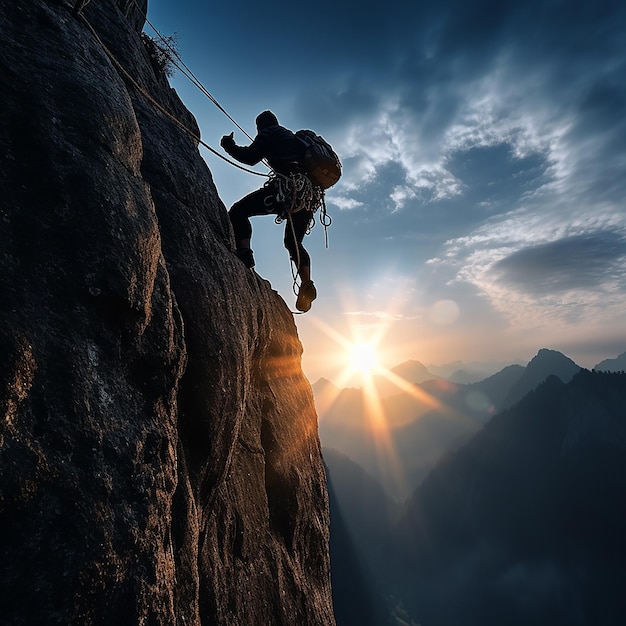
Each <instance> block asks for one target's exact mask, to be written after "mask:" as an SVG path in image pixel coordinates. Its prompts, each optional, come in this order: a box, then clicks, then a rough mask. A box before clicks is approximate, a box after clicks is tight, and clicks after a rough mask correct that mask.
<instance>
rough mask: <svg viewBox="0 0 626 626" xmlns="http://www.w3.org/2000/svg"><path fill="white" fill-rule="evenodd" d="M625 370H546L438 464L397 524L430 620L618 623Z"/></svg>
mask: <svg viewBox="0 0 626 626" xmlns="http://www.w3.org/2000/svg"><path fill="white" fill-rule="evenodd" d="M625 494H626V374H605V373H598V372H589V371H586V370H582V371H580V372H579V373H578V374H576V375H575V376H574V378H573V379H571V380H570V381H569V382H568V383H564V382H562V381H561V380H560V379H559V378H557V377H556V376H550V377H549V378H548V379H547V380H546V381H544V382H543V383H542V384H541V385H540V386H539V387H538V388H537V389H536V390H534V391H532V392H530V393H529V394H528V395H527V396H526V397H524V398H523V399H522V400H521V401H520V402H519V403H517V404H516V405H515V406H513V407H512V408H510V409H508V410H506V411H504V412H502V413H500V414H499V415H497V416H495V417H494V418H493V419H491V420H490V421H489V423H488V424H487V425H486V426H485V427H484V428H483V429H482V430H481V431H480V432H479V433H478V434H477V435H475V436H474V437H473V438H472V440H471V441H469V442H468V443H467V444H466V445H465V446H463V447H462V448H460V449H459V450H458V451H456V452H455V453H452V454H450V455H449V456H448V457H447V458H446V459H444V460H442V461H441V462H440V463H439V464H438V466H437V467H436V468H435V469H434V470H433V471H432V473H431V474H430V475H429V476H428V478H427V479H426V480H425V481H424V482H423V483H422V485H421V486H420V487H419V488H418V489H417V490H416V491H415V493H414V495H413V496H412V498H411V500H410V501H409V503H408V505H407V508H406V511H405V514H404V516H403V518H402V520H401V522H400V524H399V525H398V527H397V529H396V531H395V532H394V539H395V550H394V551H393V553H394V555H395V558H390V559H389V561H388V567H389V575H390V576H392V577H393V578H394V579H395V588H394V592H395V593H397V594H399V596H400V597H401V598H402V599H403V600H404V602H405V603H406V604H407V606H409V607H410V608H411V610H412V612H413V613H414V614H415V615H416V616H417V618H418V621H419V622H420V624H421V625H422V626H456V625H457V624H464V625H465V626H479V625H481V626H482V625H484V624H506V625H507V626H522V625H523V624H533V626H554V625H563V626H565V625H566V624H589V625H596V624H602V625H606V624H620V623H623V620H624V617H625V616H626V598H625V597H624V594H623V589H622V586H623V581H624V580H626V533H624V528H625V527H626V504H625V500H624V495H625Z"/></svg>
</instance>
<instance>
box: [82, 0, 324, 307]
mask: <svg viewBox="0 0 626 626" xmlns="http://www.w3.org/2000/svg"><path fill="white" fill-rule="evenodd" d="M89 1H90V0H77V2H76V4H75V6H74V10H73V12H74V15H75V16H76V17H77V18H79V19H80V20H82V22H83V23H84V24H85V26H86V27H87V28H88V29H89V31H90V32H91V33H92V35H93V36H94V38H95V40H96V41H97V42H98V44H99V45H100V47H101V48H102V50H103V51H104V53H105V54H106V55H107V57H108V58H109V59H110V61H111V62H112V63H113V65H114V66H115V67H116V68H117V70H118V71H119V72H120V74H121V75H122V76H124V77H125V78H126V80H128V81H129V82H130V83H131V84H132V85H133V87H134V88H135V89H136V90H137V91H138V92H139V93H140V94H141V95H143V97H144V98H146V100H147V101H148V102H150V103H151V104H152V105H153V106H154V107H155V108H156V109H157V110H158V111H160V112H161V113H162V114H163V115H164V116H165V117H166V118H168V119H169V120H171V121H172V122H173V123H174V124H175V125H176V126H178V127H179V128H180V129H181V130H182V131H184V132H185V133H186V134H187V135H188V136H189V137H191V138H192V139H193V140H194V141H196V142H197V143H198V144H199V145H202V146H204V147H205V148H206V149H207V150H209V151H210V152H211V153H212V154H214V155H215V156H217V157H219V158H220V159H222V160H223V161H225V162H226V163H228V164H230V165H232V166H234V167H236V168H238V169H240V170H242V171H244V172H247V173H249V174H254V175H255V176H264V177H267V178H269V180H268V181H267V182H266V183H265V185H270V184H272V185H275V187H276V189H277V192H276V202H277V204H278V205H279V206H281V205H283V206H285V205H286V204H289V205H290V206H289V208H287V209H283V211H284V213H283V212H281V213H279V214H278V215H277V217H276V220H275V221H276V223H277V224H280V223H281V222H282V221H283V220H284V219H287V220H288V222H289V228H290V229H291V235H292V237H293V240H294V243H295V249H296V259H295V260H294V259H291V263H292V264H291V273H292V278H293V291H294V294H295V295H296V296H297V295H298V287H299V286H298V269H299V268H300V247H299V244H298V241H297V239H296V233H295V228H294V225H293V218H292V215H293V214H294V213H296V212H298V211H301V210H305V211H309V212H310V213H311V217H310V219H309V223H308V225H307V229H306V232H305V234H306V235H308V234H310V232H311V230H312V228H313V227H314V226H315V218H314V215H315V212H316V211H317V210H318V209H319V208H320V207H321V211H320V223H321V224H322V226H323V227H324V239H325V245H326V248H328V228H329V227H330V225H331V223H332V218H331V216H330V215H328V212H327V211H326V201H325V197H324V189H322V188H321V187H319V186H317V185H314V184H313V183H312V181H311V180H310V179H309V178H308V176H305V175H303V174H299V173H297V174H291V175H289V176H285V175H284V174H280V173H278V172H275V171H273V170H272V168H271V167H270V166H269V163H268V162H267V160H265V159H264V160H263V163H264V164H265V165H266V166H267V167H268V168H269V169H270V172H269V173H261V172H256V171H254V170H251V169H249V168H246V167H243V166H241V165H240V164H239V163H236V162H235V161H233V160H231V159H228V158H227V157H225V156H224V155H223V154H221V153H220V152H218V151H217V150H215V149H214V148H213V147H212V146H210V145H209V144H207V143H206V142H205V141H203V140H202V138H201V137H199V136H198V135H197V134H196V133H194V132H193V131H192V130H190V129H189V128H187V126H185V124H183V122H181V121H180V120H179V119H178V118H177V117H175V116H174V115H172V114H171V113H170V112H169V111H168V110H167V109H165V107H163V106H162V105H161V104H160V103H159V102H157V101H156V100H155V99H154V98H153V97H152V96H151V95H150V94H149V93H148V92H147V91H146V90H145V89H144V88H143V87H142V86H141V85H140V84H139V83H138V82H137V81H136V80H135V79H134V78H133V77H132V76H131V75H130V74H129V72H128V71H127V70H126V68H125V67H124V66H123V65H122V64H121V63H120V62H119V61H118V60H117V58H116V57H115V55H114V54H113V52H111V50H109V48H108V47H107V46H106V44H105V43H104V42H103V41H102V39H101V38H100V36H99V35H98V33H97V32H96V30H95V29H94V27H93V26H92V25H91V23H90V22H89V20H87V18H86V17H85V15H84V14H83V12H82V9H83V8H84V7H85V6H86V4H87V3H88V2H89ZM133 3H134V4H135V6H136V7H137V8H138V9H139V10H140V11H141V8H140V7H139V5H138V4H137V2H136V0H133ZM145 21H146V23H147V24H148V25H149V26H150V28H151V29H152V30H153V31H154V32H155V33H156V35H157V36H158V37H159V40H160V42H161V44H162V45H164V46H165V47H166V48H167V49H168V51H169V53H170V54H169V59H170V61H171V62H172V64H173V65H174V66H175V67H176V68H177V69H178V70H179V71H180V72H181V74H183V75H184V76H185V77H186V78H187V79H188V80H189V81H190V82H191V83H192V84H193V85H195V86H196V87H197V88H198V89H199V90H200V91H201V92H202V93H203V94H204V95H205V96H206V97H207V98H208V99H209V100H210V101H211V102H212V103H213V104H214V105H215V106H216V107H217V108H218V109H219V110H220V111H221V112H222V113H223V114H224V115H226V117H227V118H228V119H229V120H230V121H231V122H232V123H233V124H234V125H235V126H236V127H237V128H238V129H239V130H240V131H241V132H243V133H244V135H246V137H248V139H250V141H253V138H252V137H251V136H250V135H249V134H248V133H247V132H246V131H245V129H244V128H242V127H241V126H240V125H239V124H238V123H237V121H236V120H235V119H234V118H233V117H231V115H230V114H229V113H228V112H227V111H226V110H225V109H224V107H223V106H222V105H221V104H220V103H219V102H218V101H217V100H216V99H215V98H214V97H213V95H212V94H211V93H210V92H209V91H208V90H207V89H206V88H205V87H204V85H203V84H202V83H201V82H200V80H198V78H197V77H196V75H195V74H194V73H193V72H192V71H191V69H190V68H189V67H188V66H187V64H186V63H185V62H184V61H183V59H182V58H181V56H180V55H179V54H178V51H177V50H176V49H175V48H174V47H173V46H172V45H171V44H170V42H169V41H168V40H167V38H166V37H164V36H163V35H162V34H161V33H160V32H159V31H158V29H157V28H156V27H155V26H154V25H153V24H152V23H151V22H150V20H148V17H147V15H146V16H145ZM294 262H295V268H294Z"/></svg>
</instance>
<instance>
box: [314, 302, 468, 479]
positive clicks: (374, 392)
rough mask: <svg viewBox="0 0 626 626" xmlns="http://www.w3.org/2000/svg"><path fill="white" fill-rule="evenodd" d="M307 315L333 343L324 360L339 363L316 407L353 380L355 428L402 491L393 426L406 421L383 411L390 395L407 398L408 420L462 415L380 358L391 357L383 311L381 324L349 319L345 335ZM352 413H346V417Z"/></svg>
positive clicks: (335, 396) (322, 406)
mask: <svg viewBox="0 0 626 626" xmlns="http://www.w3.org/2000/svg"><path fill="white" fill-rule="evenodd" d="M345 310H348V311H349V310H354V307H346V309H345ZM393 310H394V309H393V305H392V306H390V309H389V312H388V313H389V315H388V316H387V317H389V318H393ZM309 319H310V320H311V321H313V323H314V324H315V325H316V326H317V327H318V329H319V330H320V331H321V332H323V333H324V334H325V335H327V336H328V337H329V338H330V339H331V340H332V341H333V342H334V343H335V345H336V348H337V350H336V352H333V353H329V365H331V366H332V367H334V368H339V369H338V372H337V376H336V377H335V383H336V385H331V386H330V388H329V391H328V392H327V393H326V395H325V396H324V397H323V398H318V399H317V402H318V410H319V411H320V413H322V414H323V413H325V412H326V410H327V408H328V407H330V406H332V405H333V404H334V403H335V401H336V400H338V399H339V398H340V396H341V394H342V389H344V388H345V387H346V386H348V385H351V384H354V383H357V384H358V386H359V391H360V393H361V397H362V402H363V404H362V407H363V413H362V417H361V419H363V422H362V423H361V424H360V425H359V426H358V428H361V429H363V430H365V431H368V432H369V433H370V435H371V436H372V438H373V441H374V443H375V453H376V456H377V457H378V463H379V464H380V466H381V467H383V468H385V472H386V473H387V474H388V475H389V476H390V477H391V478H392V480H393V481H394V482H395V483H396V484H397V485H398V486H399V487H400V488H399V491H403V490H404V489H405V488H406V486H407V478H406V476H405V475H404V473H403V471H402V470H401V468H400V464H399V461H398V455H397V454H396V450H395V445H396V442H397V436H398V434H397V433H398V432H400V431H399V430H397V429H399V428H400V427H401V426H403V425H405V424H406V423H407V422H406V421H402V422H398V417H397V416H395V417H394V418H393V419H392V418H391V416H390V415H388V406H389V402H388V398H389V397H390V394H391V395H393V394H394V393H395V394H404V395H405V396H406V397H410V398H411V399H412V402H413V405H412V410H411V411H410V412H409V413H408V418H410V420H416V419H420V417H421V416H422V415H426V414H428V413H430V412H432V411H436V412H437V413H439V414H440V415H446V416H448V417H449V418H452V419H464V417H463V416H462V415H461V414H460V413H459V412H458V411H456V410H455V409H454V408H452V407H449V406H446V404H445V403H444V402H442V400H440V399H439V398H437V397H436V396H434V395H431V394H429V393H428V392H427V391H426V390H424V389H423V388H422V387H421V386H420V385H416V384H413V383H412V382H410V381H409V380H406V379H404V378H402V377H400V376H398V375H397V374H396V373H395V372H393V371H392V370H390V369H388V368H387V366H386V365H385V364H384V363H385V362H386V361H388V360H390V351H389V347H388V346H385V335H386V334H387V331H388V330H389V324H388V323H385V317H384V316H383V317H382V318H381V319H383V321H382V322H380V323H368V324H365V323H359V322H358V320H355V321H354V322H353V323H350V324H348V328H347V329H346V330H347V332H346V333H345V334H342V333H340V332H338V331H337V330H336V329H335V328H333V327H331V326H330V325H329V324H327V323H326V322H324V321H323V320H321V319H320V318H317V317H315V316H311V317H310V318H309ZM390 389H391V391H389V390H390ZM354 391H355V390H354V389H352V392H354ZM351 417H352V416H346V420H349V419H350V418H351ZM357 435H358V433H357ZM358 436H361V435H358Z"/></svg>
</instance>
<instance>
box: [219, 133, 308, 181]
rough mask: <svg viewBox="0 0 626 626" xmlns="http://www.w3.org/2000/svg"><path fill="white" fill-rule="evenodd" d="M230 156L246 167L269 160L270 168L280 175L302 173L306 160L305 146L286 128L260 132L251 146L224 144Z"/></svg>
mask: <svg viewBox="0 0 626 626" xmlns="http://www.w3.org/2000/svg"><path fill="white" fill-rule="evenodd" d="M222 146H223V148H224V150H226V152H228V154H230V156H232V157H234V158H235V159H237V161H240V162H241V163H245V164H246V165H256V164H257V163H259V162H260V161H261V160H263V159H267V162H268V163H269V164H270V167H271V168H272V169H273V170H274V171H275V172H278V173H280V174H290V173H291V172H298V171H300V164H301V163H302V160H303V158H304V144H303V143H302V142H301V141H300V140H299V139H298V138H297V137H296V136H295V135H294V133H292V132H291V131H290V130H289V129H288V128H285V127H284V126H279V125H274V126H268V127H267V128H264V129H263V130H261V131H259V134H258V135H257V136H256V137H255V138H254V141H253V142H252V143H251V144H250V145H249V146H238V145H237V144H236V143H235V142H234V141H226V142H222Z"/></svg>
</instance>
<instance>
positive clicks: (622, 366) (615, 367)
mask: <svg viewBox="0 0 626 626" xmlns="http://www.w3.org/2000/svg"><path fill="white" fill-rule="evenodd" d="M593 369H594V370H596V371H598V372H626V352H622V354H620V355H619V356H618V357H616V358H615V359H604V361H600V363H598V364H597V365H596V366H595V367H594V368H593Z"/></svg>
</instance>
